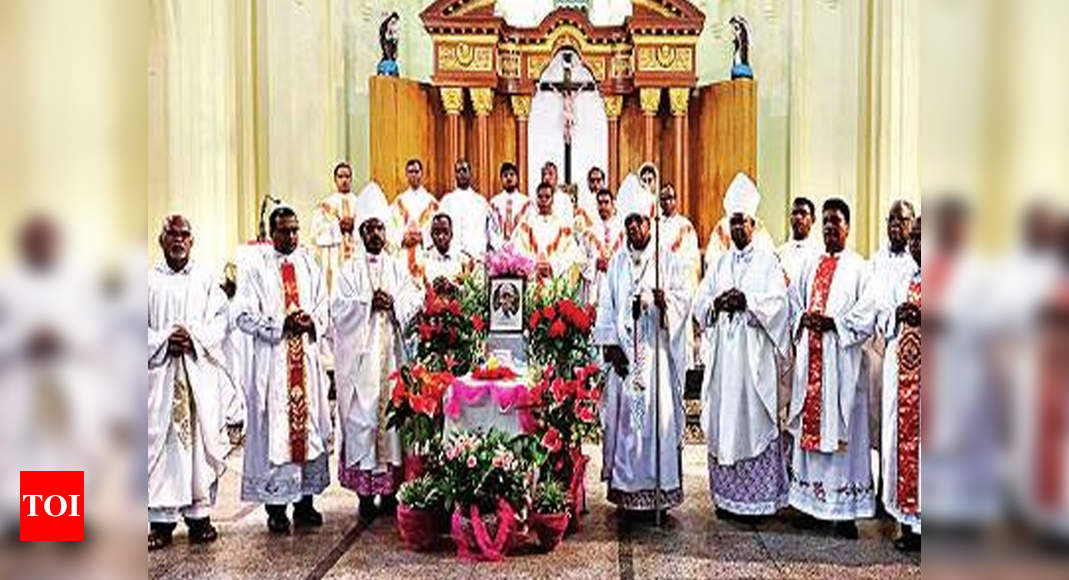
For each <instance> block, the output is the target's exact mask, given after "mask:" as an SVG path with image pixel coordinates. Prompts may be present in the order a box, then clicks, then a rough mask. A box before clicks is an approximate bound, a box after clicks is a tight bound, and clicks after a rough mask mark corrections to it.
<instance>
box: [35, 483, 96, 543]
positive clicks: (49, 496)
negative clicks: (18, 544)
mask: <svg viewBox="0 0 1069 580" xmlns="http://www.w3.org/2000/svg"><path fill="white" fill-rule="evenodd" d="M84 492H85V473H84V472H82V471H21V472H19V540H21V541H23V542H81V541H82V540H83V539H84V537H85V495H84Z"/></svg>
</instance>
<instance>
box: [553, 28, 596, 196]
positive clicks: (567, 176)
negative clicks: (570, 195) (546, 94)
mask: <svg viewBox="0 0 1069 580" xmlns="http://www.w3.org/2000/svg"><path fill="white" fill-rule="evenodd" d="M562 56H563V59H564V78H563V80H560V81H543V82H542V83H539V87H538V88H539V89H540V90H543V91H553V92H556V93H559V94H560V95H561V98H562V99H563V100H564V101H563V110H562V115H563V117H564V183H572V132H573V131H574V130H575V96H576V94H577V93H578V92H580V91H596V90H597V84H596V83H595V82H593V81H588V82H576V81H574V80H573V79H572V71H573V68H574V66H575V64H574V62H575V56H576V55H575V52H574V51H572V50H571V49H565V52H564V53H563V54H562Z"/></svg>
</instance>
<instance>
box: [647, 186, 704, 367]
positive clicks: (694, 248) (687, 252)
mask: <svg viewBox="0 0 1069 580" xmlns="http://www.w3.org/2000/svg"><path fill="white" fill-rule="evenodd" d="M676 201H677V200H676V190H675V188H674V187H672V186H671V185H666V186H664V187H662V188H661V192H660V194H658V203H659V207H660V216H661V220H660V226H661V232H660V238H661V247H663V248H664V249H665V250H666V251H668V252H670V253H671V254H673V255H674V256H676V257H678V258H679V259H680V261H682V262H683V264H684V265H685V266H686V270H685V273H686V278H687V290H688V291H689V292H690V295H691V296H693V295H694V292H695V290H697V289H698V282H700V281H701V269H702V257H701V251H699V250H698V234H697V232H695V230H694V224H692V223H690V220H689V219H687V217H686V216H684V215H683V214H681V213H679V206H678V205H677V204H676ZM695 332H696V330H694V331H688V332H687V368H688V369H689V368H691V367H692V366H694V359H695V357H696V356H698V355H696V353H695V351H694V348H695V345H696V344H698V343H697V341H696V337H695Z"/></svg>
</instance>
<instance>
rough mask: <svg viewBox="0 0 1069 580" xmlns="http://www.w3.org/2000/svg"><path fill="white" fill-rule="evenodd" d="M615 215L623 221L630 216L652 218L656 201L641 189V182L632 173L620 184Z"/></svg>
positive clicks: (644, 189)
mask: <svg viewBox="0 0 1069 580" xmlns="http://www.w3.org/2000/svg"><path fill="white" fill-rule="evenodd" d="M616 207H617V215H619V216H620V217H621V218H623V219H624V220H626V219H628V217H629V216H631V215H632V214H637V215H639V216H644V217H647V218H649V217H652V216H653V211H654V208H655V207H656V200H655V199H654V198H653V194H652V193H650V192H649V191H647V190H646V188H645V187H642V184H641V182H639V181H638V177H637V176H635V174H634V173H629V174H628V177H626V178H624V179H623V183H622V184H620V192H619V194H617V202H616Z"/></svg>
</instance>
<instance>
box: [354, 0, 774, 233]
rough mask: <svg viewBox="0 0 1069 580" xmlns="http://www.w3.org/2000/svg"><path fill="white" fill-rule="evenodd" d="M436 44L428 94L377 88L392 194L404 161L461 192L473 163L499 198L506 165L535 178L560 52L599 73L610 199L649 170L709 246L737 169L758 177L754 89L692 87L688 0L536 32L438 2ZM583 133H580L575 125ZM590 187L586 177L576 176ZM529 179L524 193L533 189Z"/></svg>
mask: <svg viewBox="0 0 1069 580" xmlns="http://www.w3.org/2000/svg"><path fill="white" fill-rule="evenodd" d="M420 17H421V19H422V21H423V25H424V27H425V28H426V30H427V31H428V33H429V34H430V35H431V37H432V39H433V41H434V75H433V77H432V79H431V84H429V85H428V84H424V83H418V82H415V81H410V80H404V79H398V78H393V77H381V76H376V77H372V78H371V79H370V81H369V82H370V87H369V91H370V99H371V103H370V104H371V112H372V113H371V119H370V143H371V146H370V149H369V150H370V155H371V159H370V161H371V163H370V166H371V178H372V179H373V180H375V181H376V182H378V183H379V184H380V185H381V186H382V188H383V191H385V192H386V193H387V195H389V196H393V195H396V194H397V193H398V192H399V191H401V190H402V189H403V188H404V184H405V176H404V171H405V168H404V164H405V161H406V160H407V159H409V158H412V157H416V158H420V159H421V160H423V162H424V165H425V171H424V173H425V176H426V187H427V189H428V190H429V191H432V192H434V193H435V194H436V195H439V196H440V195H442V194H444V193H445V192H448V191H450V190H451V189H452V188H453V177H452V174H453V162H454V161H455V160H456V159H458V158H461V157H463V158H466V159H468V160H469V161H470V162H471V164H472V174H473V186H474V187H475V189H476V190H478V191H479V192H481V193H483V194H484V195H487V196H488V197H489V196H492V195H493V194H495V193H496V192H497V190H498V189H499V185H498V183H497V168H498V166H499V165H500V164H501V163H502V162H504V161H514V162H515V163H516V164H517V165H518V166H519V169H520V170H519V174H520V177H521V180H522V181H523V182H525V181H526V175H527V163H528V159H527V130H528V126H527V121H528V116H529V114H530V110H531V98H532V95H533V94H534V92H535V85H536V83H537V82H538V79H539V77H540V75H541V73H542V71H543V69H544V68H545V67H546V66H547V65H548V64H549V62H550V61H551V60H552V59H553V57H554V56H555V54H556V53H557V52H558V51H560V50H561V49H563V48H565V47H569V48H571V49H572V50H574V51H575V52H576V53H577V54H578V55H579V57H580V58H581V60H582V62H583V64H584V65H586V66H587V67H588V68H589V69H590V70H591V71H592V73H593V75H594V77H595V79H596V81H597V84H598V90H599V92H600V93H601V97H602V99H603V101H604V107H605V113H606V117H607V120H608V138H609V144H608V151H609V157H608V167H607V168H606V169H607V170H608V180H609V186H610V187H611V188H613V189H614V190H615V188H616V187H617V186H618V185H619V183H620V181H621V180H622V179H623V177H624V176H626V175H627V173H628V172H629V171H634V170H635V169H636V168H637V167H638V166H639V165H641V164H642V163H643V162H645V161H652V162H653V163H655V164H656V165H657V166H658V167H659V168H660V170H661V182H662V184H667V183H671V184H673V185H674V186H675V188H676V190H677V191H678V192H679V193H680V196H679V197H680V202H679V203H680V209H681V211H682V212H683V213H684V214H686V215H688V216H690V217H691V219H692V220H693V221H694V222H695V227H696V228H697V229H698V233H699V236H700V239H701V243H702V244H703V245H704V243H705V240H706V239H707V237H708V235H709V231H710V230H711V229H712V228H713V226H714V225H715V224H716V221H717V220H718V219H719V218H720V217H721V214H722V210H721V200H722V199H723V194H724V189H725V188H726V187H727V185H728V183H729V182H730V180H731V178H732V177H733V176H734V174H735V173H736V172H737V171H745V172H746V173H747V174H748V175H750V176H751V177H753V178H754V179H755V180H756V175H757V172H756V170H757V94H756V87H755V85H754V83H753V81H750V80H736V81H729V82H722V83H714V84H711V85H707V86H704V87H698V86H697V77H696V74H695V71H696V62H697V57H698V54H697V48H696V45H697V42H698V35H699V34H700V33H701V31H702V27H703V26H704V21H705V16H704V15H703V14H702V13H701V12H700V11H699V10H698V9H697V8H695V7H694V6H693V5H691V4H690V3H689V2H686V1H685V0H635V1H634V2H633V4H632V15H631V16H630V17H628V18H626V19H625V21H624V22H623V23H622V24H621V25H619V26H594V25H592V24H591V23H590V21H589V20H588V19H587V16H586V14H585V13H584V12H581V11H577V10H573V9H568V8H558V9H556V10H554V11H553V12H551V13H550V14H549V15H548V16H546V17H545V18H544V19H543V20H542V22H541V23H540V24H539V25H538V26H537V27H534V28H517V27H513V26H511V25H509V24H508V23H506V22H505V21H504V19H502V18H500V17H498V16H495V15H494V2H493V1H492V0H437V1H435V2H434V3H432V4H431V5H430V6H428V7H427V9H426V10H424V11H423V12H422V13H421V15H420ZM577 130H579V131H581V130H582V127H581V126H579V127H577ZM573 181H576V182H578V183H579V185H580V187H585V176H573ZM523 182H521V190H522V191H529V190H530V186H531V185H533V184H528V183H523Z"/></svg>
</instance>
